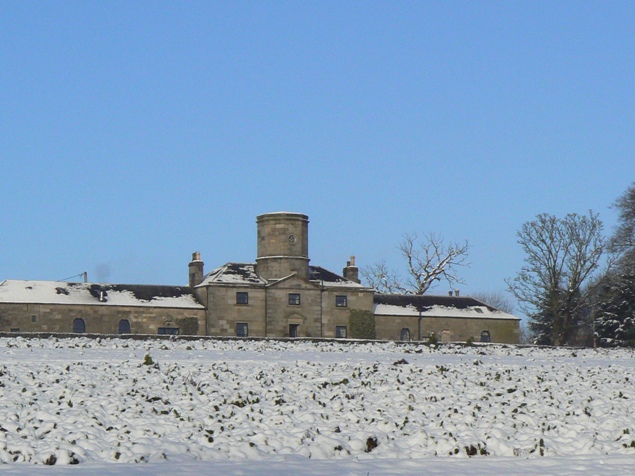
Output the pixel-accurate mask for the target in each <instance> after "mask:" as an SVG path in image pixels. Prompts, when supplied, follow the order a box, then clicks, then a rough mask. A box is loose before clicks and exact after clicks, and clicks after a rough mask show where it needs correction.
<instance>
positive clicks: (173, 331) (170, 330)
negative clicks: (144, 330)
mask: <svg viewBox="0 0 635 476" xmlns="http://www.w3.org/2000/svg"><path fill="white" fill-rule="evenodd" d="M157 334H161V335H171V336H178V335H179V328H178V327H159V329H158V331H157Z"/></svg>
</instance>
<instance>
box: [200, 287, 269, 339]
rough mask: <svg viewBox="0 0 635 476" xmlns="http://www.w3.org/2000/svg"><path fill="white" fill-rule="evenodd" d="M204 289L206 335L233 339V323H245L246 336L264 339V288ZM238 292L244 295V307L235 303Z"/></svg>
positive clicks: (234, 331) (235, 324)
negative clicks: (205, 291) (245, 301)
mask: <svg viewBox="0 0 635 476" xmlns="http://www.w3.org/2000/svg"><path fill="white" fill-rule="evenodd" d="M207 289H208V293H209V294H208V310H207V333H208V335H212V336H235V335H236V326H237V324H238V323H245V324H247V326H248V335H249V336H265V288H264V286H262V287H255V286H253V287H246V286H209V287H207ZM238 292H246V293H247V296H248V301H247V304H240V303H238V302H237V300H236V293H238Z"/></svg>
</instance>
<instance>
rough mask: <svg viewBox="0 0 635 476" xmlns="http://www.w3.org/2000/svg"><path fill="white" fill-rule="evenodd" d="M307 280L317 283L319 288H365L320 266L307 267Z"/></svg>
mask: <svg viewBox="0 0 635 476" xmlns="http://www.w3.org/2000/svg"><path fill="white" fill-rule="evenodd" d="M309 279H310V280H311V281H314V282H316V283H319V284H320V285H321V286H323V287H325V288H329V287H332V288H339V287H347V288H365V287H366V286H363V285H362V284H359V283H356V282H355V281H351V280H349V279H346V278H344V277H342V276H340V275H339V274H335V273H334V272H332V271H329V270H328V269H324V268H322V267H321V266H309Z"/></svg>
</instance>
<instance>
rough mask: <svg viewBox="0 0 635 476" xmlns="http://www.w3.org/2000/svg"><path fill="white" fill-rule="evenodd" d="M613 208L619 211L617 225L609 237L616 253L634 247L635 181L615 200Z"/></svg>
mask: <svg viewBox="0 0 635 476" xmlns="http://www.w3.org/2000/svg"><path fill="white" fill-rule="evenodd" d="M613 208H616V209H617V210H618V213H619V217H618V218H619V225H618V226H617V228H616V230H615V233H614V234H613V236H612V237H611V242H610V246H611V249H612V250H613V251H615V252H616V253H625V252H628V251H631V250H633V249H634V248H635V182H634V183H633V184H631V186H630V187H628V188H627V189H626V192H624V193H623V194H622V195H620V197H619V198H618V199H617V200H615V203H614V204H613Z"/></svg>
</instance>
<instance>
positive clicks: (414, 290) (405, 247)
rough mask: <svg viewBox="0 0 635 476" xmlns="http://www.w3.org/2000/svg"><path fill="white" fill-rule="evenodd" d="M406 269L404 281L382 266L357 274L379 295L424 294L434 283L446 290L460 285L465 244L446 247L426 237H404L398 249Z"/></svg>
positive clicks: (465, 255) (435, 236)
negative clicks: (441, 285)
mask: <svg viewBox="0 0 635 476" xmlns="http://www.w3.org/2000/svg"><path fill="white" fill-rule="evenodd" d="M398 248H399V250H400V251H401V255H402V256H403V257H404V259H405V261H406V266H407V277H406V278H405V279H402V278H401V277H400V276H399V274H398V273H397V272H395V271H393V270H391V269H388V267H387V266H386V263H385V262H380V263H377V264H374V265H372V266H369V267H367V268H362V270H361V273H362V276H363V277H364V279H365V280H366V282H367V283H368V285H369V286H371V287H373V288H374V289H375V290H377V291H378V292H381V293H395V292H399V293H404V294H425V293H426V292H427V291H428V290H429V289H430V288H431V287H433V286H434V285H435V284H436V282H438V281H441V280H445V281H447V282H448V283H449V284H450V286H454V285H455V284H464V282H463V280H462V279H460V278H459V276H458V268H459V267H462V266H469V263H468V262H467V256H468V250H469V244H468V242H467V241H465V243H462V244H460V243H450V244H448V245H445V243H444V240H443V238H441V237H440V236H438V235H435V234H428V235H425V237H424V238H423V239H422V240H419V236H418V235H417V234H411V235H405V236H404V239H403V241H402V242H401V243H400V244H399V246H398Z"/></svg>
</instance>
